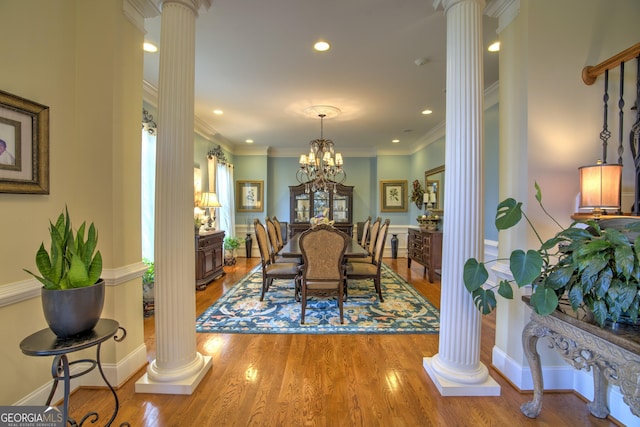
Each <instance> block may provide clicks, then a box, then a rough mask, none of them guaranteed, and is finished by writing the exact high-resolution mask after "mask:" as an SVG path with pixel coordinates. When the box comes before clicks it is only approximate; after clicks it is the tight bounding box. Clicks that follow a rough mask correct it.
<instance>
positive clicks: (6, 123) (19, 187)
mask: <svg viewBox="0 0 640 427" xmlns="http://www.w3.org/2000/svg"><path fill="white" fill-rule="evenodd" d="M0 193H25V194H49V107H46V106H44V105H40V104H37V103H35V102H32V101H29V100H26V99H24V98H20V97H18V96H16V95H12V94H10V93H7V92H3V91H0Z"/></svg>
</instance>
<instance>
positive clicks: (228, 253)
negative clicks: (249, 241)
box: [223, 236, 241, 265]
mask: <svg viewBox="0 0 640 427" xmlns="http://www.w3.org/2000/svg"><path fill="white" fill-rule="evenodd" d="M240 242H241V240H240V239H239V238H237V237H231V236H229V237H225V238H224V244H223V246H224V265H235V264H236V249H238V248H239V247H240Z"/></svg>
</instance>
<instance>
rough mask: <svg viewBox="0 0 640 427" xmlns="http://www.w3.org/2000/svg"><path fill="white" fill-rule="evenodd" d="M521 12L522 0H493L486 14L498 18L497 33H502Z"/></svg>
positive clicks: (485, 10) (486, 9)
mask: <svg viewBox="0 0 640 427" xmlns="http://www.w3.org/2000/svg"><path fill="white" fill-rule="evenodd" d="M519 13H520V0H491V1H489V3H488V4H487V7H486V8H485V9H484V14H485V15H487V16H490V17H492V18H498V28H497V29H496V33H498V34H500V33H501V32H502V30H504V29H505V28H506V27H507V26H508V25H509V24H510V23H511V22H512V21H513V20H514V19H516V17H517V16H518V14H519Z"/></svg>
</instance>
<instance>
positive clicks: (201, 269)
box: [196, 230, 224, 290]
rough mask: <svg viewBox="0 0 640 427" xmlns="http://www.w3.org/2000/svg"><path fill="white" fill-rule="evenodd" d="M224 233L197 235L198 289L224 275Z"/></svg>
mask: <svg viewBox="0 0 640 427" xmlns="http://www.w3.org/2000/svg"><path fill="white" fill-rule="evenodd" d="M223 243H224V231H222V230H217V231H212V232H210V233H206V234H196V289H198V290H201V289H205V288H206V287H207V284H208V283H209V282H211V281H212V280H213V279H216V278H218V277H220V276H223V275H224V269H223V267H224V249H223Z"/></svg>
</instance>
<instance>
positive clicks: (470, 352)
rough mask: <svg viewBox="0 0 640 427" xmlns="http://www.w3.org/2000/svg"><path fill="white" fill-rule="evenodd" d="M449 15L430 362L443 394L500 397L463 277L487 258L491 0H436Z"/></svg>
mask: <svg viewBox="0 0 640 427" xmlns="http://www.w3.org/2000/svg"><path fill="white" fill-rule="evenodd" d="M440 5H442V6H443V7H444V11H445V15H446V18H447V122H446V144H445V145H446V148H445V163H446V165H447V171H446V174H447V179H446V180H445V190H444V191H445V194H446V195H447V197H446V198H445V200H444V212H445V213H446V215H447V221H446V224H445V229H444V234H443V238H444V241H443V248H442V282H441V283H442V285H441V286H442V292H441V299H440V340H439V352H438V354H436V355H435V356H433V357H425V358H424V360H423V366H424V368H425V369H426V371H427V373H428V374H429V376H430V377H431V379H432V380H433V382H434V383H435V385H436V386H437V387H438V390H439V391H440V393H441V394H442V395H443V396H497V395H500V386H499V385H498V384H497V383H496V382H495V381H494V380H493V379H492V378H491V377H490V376H489V373H488V370H487V368H486V366H484V365H483V364H482V363H480V326H481V319H480V313H479V312H478V310H477V309H476V308H475V306H474V305H473V300H472V299H471V295H470V294H469V293H468V292H467V290H466V288H465V286H464V283H463V280H462V276H463V266H464V263H465V261H466V260H467V259H468V258H470V257H478V258H480V259H481V258H482V253H483V245H484V230H483V227H484V220H483V216H484V215H483V212H484V211H483V209H484V208H483V188H484V184H483V181H484V172H483V166H484V160H483V152H484V147H483V96H484V90H483V72H482V54H483V47H482V14H483V9H484V6H485V1H484V0H435V1H434V6H435V7H436V8H437V7H438V6H440Z"/></svg>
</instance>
